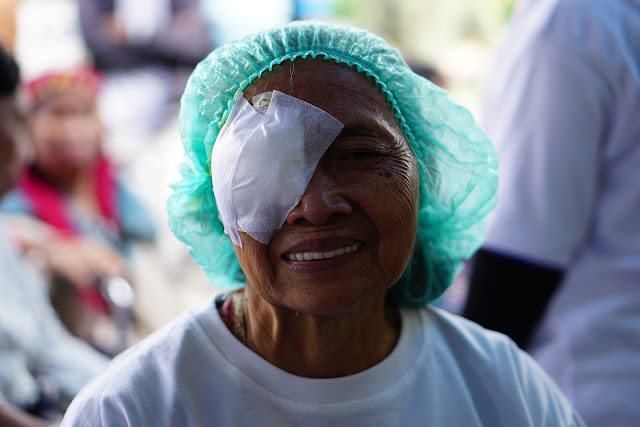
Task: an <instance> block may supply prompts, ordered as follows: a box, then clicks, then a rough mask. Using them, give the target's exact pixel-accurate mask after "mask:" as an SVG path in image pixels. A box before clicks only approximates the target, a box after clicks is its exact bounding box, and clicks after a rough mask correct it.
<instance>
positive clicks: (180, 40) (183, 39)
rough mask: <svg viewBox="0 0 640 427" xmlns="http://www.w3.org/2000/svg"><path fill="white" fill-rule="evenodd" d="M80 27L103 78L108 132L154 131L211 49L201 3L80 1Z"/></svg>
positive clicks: (178, 0)
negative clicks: (196, 66)
mask: <svg viewBox="0 0 640 427" xmlns="http://www.w3.org/2000/svg"><path fill="white" fill-rule="evenodd" d="M78 6H79V13H80V25H81V29H82V34H83V36H84V40H85V42H86V44H87V47H88V48H89V51H90V52H91V54H92V56H93V60H94V65H95V67H96V68H97V69H98V70H100V71H101V72H102V74H103V75H104V77H105V88H104V92H103V94H102V97H101V110H102V111H101V113H102V114H103V118H104V119H105V121H106V125H107V126H108V128H109V129H113V130H114V131H115V132H119V131H122V130H123V129H122V128H132V129H136V130H141V131H143V132H146V131H155V130H157V129H159V128H160V127H162V125H163V124H164V123H165V121H166V120H167V118H168V117H169V116H170V114H171V113H175V112H176V111H177V105H176V104H177V101H178V99H179V97H180V95H181V94H182V92H183V90H184V86H185V84H186V81H187V78H188V77H189V74H190V73H191V71H192V70H193V67H194V66H195V65H196V64H197V63H198V62H199V61H200V60H201V59H202V58H204V57H205V55H206V54H208V53H209V52H210V50H211V48H212V43H211V41H210V39H209V28H208V26H207V23H206V22H205V21H204V20H203V19H202V18H201V17H200V15H201V14H200V3H199V1H198V0H136V1H130V0H79V1H78Z"/></svg>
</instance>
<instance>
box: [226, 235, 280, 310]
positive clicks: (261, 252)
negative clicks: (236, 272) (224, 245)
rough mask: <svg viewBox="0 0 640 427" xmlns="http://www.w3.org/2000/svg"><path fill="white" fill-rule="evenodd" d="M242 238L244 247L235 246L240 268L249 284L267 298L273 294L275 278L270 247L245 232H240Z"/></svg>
mask: <svg viewBox="0 0 640 427" xmlns="http://www.w3.org/2000/svg"><path fill="white" fill-rule="evenodd" d="M240 236H241V238H242V247H239V246H234V249H235V251H236V256H237V257H238V262H239V263H240V267H242V271H243V272H244V274H245V276H246V277H247V284H248V285H249V286H251V287H252V288H253V289H255V290H256V291H258V292H259V293H260V294H262V295H263V296H266V295H265V294H266V293H272V292H273V290H272V289H271V286H270V284H272V283H274V278H275V273H274V268H273V261H272V260H271V258H270V257H269V250H268V247H267V246H266V245H263V244H262V243H260V242H258V241H257V240H255V239H254V238H253V237H251V236H249V235H248V234H246V233H244V232H240ZM267 299H271V298H267Z"/></svg>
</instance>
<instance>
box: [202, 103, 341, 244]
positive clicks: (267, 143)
mask: <svg viewBox="0 0 640 427" xmlns="http://www.w3.org/2000/svg"><path fill="white" fill-rule="evenodd" d="M252 101H253V102H254V105H255V107H254V106H252V105H251V104H250V103H249V102H248V101H247V100H246V99H244V97H242V96H239V97H238V99H237V101H236V103H235V104H234V106H233V108H232V109H231V112H230V114H229V118H228V119H227V122H226V123H225V124H224V126H223V127H222V129H221V130H220V134H219V135H218V138H217V139H216V142H215V144H214V145H213V150H212V152H211V181H212V183H213V192H214V195H215V198H216V204H217V207H218V213H219V218H220V221H222V224H223V225H224V231H225V233H226V234H228V235H229V236H230V237H231V241H232V242H233V244H235V245H237V246H242V240H241V239H240V234H239V232H240V231H243V232H245V233H247V234H249V235H250V236H251V237H253V238H254V239H256V240H257V241H259V242H261V243H264V244H265V245H266V244H268V243H269V242H270V241H271V239H272V238H273V236H274V235H275V234H276V232H277V231H278V230H279V229H280V228H281V227H282V225H283V224H284V222H285V220H286V218H287V215H288V214H289V212H291V210H292V209H293V208H294V207H296V205H297V204H298V203H299V202H300V199H302V196H303V195H304V192H305V191H306V189H307V186H308V185H309V181H311V177H312V176H313V172H314V171H315V169H316V166H317V165H318V162H319V161H320V158H321V157H322V155H323V154H324V153H325V151H327V149H328V148H329V146H330V145H331V143H332V142H333V141H334V140H335V139H336V137H337V136H338V134H339V133H340V131H342V128H343V127H344V125H343V124H342V123H341V122H340V121H339V120H338V119H336V118H335V117H333V116H332V115H331V114H329V113H327V112H326V111H323V110H321V109H320V108H318V107H315V106H313V105H311V104H309V103H307V102H305V101H302V100H300V99H298V98H295V97H293V96H289V95H287V94H284V93H282V92H278V91H275V90H274V91H273V92H266V93H264V94H260V95H257V96H255V97H254V98H253V99H252Z"/></svg>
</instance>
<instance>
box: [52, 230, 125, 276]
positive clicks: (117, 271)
mask: <svg viewBox="0 0 640 427" xmlns="http://www.w3.org/2000/svg"><path fill="white" fill-rule="evenodd" d="M40 249H41V250H42V253H43V254H44V261H45V263H46V265H47V267H49V269H51V271H52V272H54V273H55V274H57V275H59V276H61V277H63V278H65V279H67V280H69V281H70V282H71V283H72V284H73V285H74V286H75V287H76V288H78V289H79V288H82V287H84V286H87V285H91V284H93V283H95V280H96V279H98V278H101V277H107V276H122V275H124V273H125V260H124V258H123V257H122V255H121V254H120V253H119V252H118V251H117V250H116V249H114V248H113V247H111V246H109V245H107V244H105V243H102V242H100V241H98V240H96V239H92V238H88V237H78V238H60V237H57V238H53V239H51V240H50V241H49V243H48V244H45V245H43V246H42V247H41V248H40Z"/></svg>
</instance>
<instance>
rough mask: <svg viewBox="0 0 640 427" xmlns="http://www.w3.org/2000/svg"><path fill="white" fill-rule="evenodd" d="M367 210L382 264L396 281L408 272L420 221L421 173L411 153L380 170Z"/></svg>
mask: <svg viewBox="0 0 640 427" xmlns="http://www.w3.org/2000/svg"><path fill="white" fill-rule="evenodd" d="M374 181H375V185H372V186H371V187H372V193H371V194H370V195H369V197H368V200H371V203H372V204H371V206H370V207H369V208H368V209H367V210H368V212H367V214H368V215H369V217H370V219H371V221H372V222H373V224H374V226H375V227H376V230H377V232H378V237H379V242H378V244H379V247H378V259H379V263H380V266H381V267H382V268H383V269H384V270H385V271H386V272H387V274H390V275H393V276H394V280H395V279H397V278H399V276H400V274H402V272H403V271H404V269H405V267H406V265H407V263H408V262H409V259H410V257H411V253H412V251H413V244H414V240H415V235H416V228H417V224H418V201H419V200H418V197H419V196H418V195H419V191H418V186H419V183H418V172H417V166H416V163H415V161H414V160H413V157H412V156H411V154H407V155H406V156H402V157H400V158H399V159H398V160H397V161H394V162H393V163H391V164H389V165H386V167H385V168H384V169H382V170H380V171H378V173H377V176H376V178H375V180H374Z"/></svg>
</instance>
